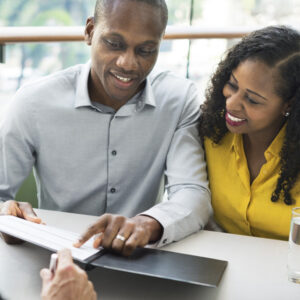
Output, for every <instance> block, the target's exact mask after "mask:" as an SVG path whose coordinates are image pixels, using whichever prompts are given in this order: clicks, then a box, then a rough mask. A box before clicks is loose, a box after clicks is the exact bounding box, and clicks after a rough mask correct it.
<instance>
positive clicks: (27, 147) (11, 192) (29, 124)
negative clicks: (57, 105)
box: [0, 92, 35, 201]
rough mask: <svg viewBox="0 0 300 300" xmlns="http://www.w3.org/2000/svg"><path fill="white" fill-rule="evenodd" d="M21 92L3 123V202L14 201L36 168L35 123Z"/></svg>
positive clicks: (0, 142)
mask: <svg viewBox="0 0 300 300" xmlns="http://www.w3.org/2000/svg"><path fill="white" fill-rule="evenodd" d="M25 100H26V99H24V97H22V96H20V93H19V92H18V93H17V94H16V96H15V98H14V99H13V100H11V103H10V104H9V105H8V108H7V110H6V111H5V114H4V116H3V118H2V120H1V122H0V201H6V200H9V199H14V197H15V195H16V193H17V191H18V189H19V187H20V186H21V184H22V182H23V181H24V179H25V178H26V177H27V176H28V174H29V173H30V171H31V169H32V166H33V164H34V155H35V152H34V147H33V145H34V141H33V139H32V136H34V135H33V132H32V131H33V129H34V121H33V114H32V113H31V112H30V107H29V105H28V103H26V101H25Z"/></svg>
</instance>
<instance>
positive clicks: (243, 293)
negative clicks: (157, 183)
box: [0, 210, 300, 300]
mask: <svg viewBox="0 0 300 300" xmlns="http://www.w3.org/2000/svg"><path fill="white" fill-rule="evenodd" d="M37 213H38V215H39V216H41V217H42V219H43V221H45V222H46V223H47V224H48V225H51V226H57V227H60V228H63V229H67V230H72V231H75V232H82V231H83V230H84V229H85V228H86V227H87V226H88V225H89V224H90V223H92V222H93V221H94V220H95V219H96V217H93V216H86V215H77V214H69V213H61V212H54V211H46V210H37ZM163 249H166V250H169V251H176V252H182V253H187V254H193V255H199V256H206V257H211V258H217V259H222V260H228V262H229V263H228V266H227V269H226V270H225V273H224V275H223V278H222V280H221V283H220V285H219V287H218V288H210V287H202V286H195V285H189V284H180V283H176V282H173V281H168V280H163V279H156V278H150V277H144V276H139V275H134V274H127V273H123V272H117V271H110V270H104V269H94V270H92V271H89V272H88V276H89V278H90V280H91V281H92V282H93V283H94V286H95V288H96V290H97V293H98V296H99V299H103V300H104V299H110V300H111V299H118V300H120V299H130V300H134V299H136V300H141V299H143V300H147V299H155V300H161V299H163V300H165V299H172V300H174V299H184V300H192V299H197V300H198V299H203V300H210V299H220V300H260V299H262V300H277V299H278V300H296V299H297V300H298V299H300V285H297V284H295V283H291V282H289V281H288V280H287V269H286V262H287V250H288V243H287V242H283V241H277V240H271V239H262V238H254V237H247V236H240V235H233V234H227V233H220V232H212V231H201V232H198V233H196V234H194V235H191V236H189V237H187V238H186V239H184V240H182V241H180V242H177V243H174V244H171V245H168V246H166V247H164V248H163ZM49 255H50V254H49V252H48V251H47V250H44V249H42V248H39V247H37V246H34V245H31V244H28V243H25V244H22V245H14V246H12V245H6V244H5V243H4V242H3V241H2V240H0V291H1V293H2V294H3V296H5V298H6V299H7V300H19V299H22V300H26V299H28V300H35V299H39V294H40V290H41V280H40V277H39V271H40V269H41V268H43V267H47V266H48V264H49ZM174 263H176V262H174Z"/></svg>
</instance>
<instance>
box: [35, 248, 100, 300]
mask: <svg viewBox="0 0 300 300" xmlns="http://www.w3.org/2000/svg"><path fill="white" fill-rule="evenodd" d="M40 275H41V278H42V281H43V287H42V292H41V298H42V300H60V299H61V300H96V299H97V295H96V292H95V290H94V286H93V284H92V282H90V281H89V280H88V277H87V274H86V272H84V271H83V270H82V269H80V268H79V267H78V266H77V265H76V264H74V262H73V260H72V256H71V252H70V251H69V250H68V249H63V250H60V251H58V262H57V268H56V271H55V273H54V274H52V272H51V271H50V270H49V269H46V268H45V269H42V270H41V272H40Z"/></svg>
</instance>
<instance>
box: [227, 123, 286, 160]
mask: <svg viewBox="0 0 300 300" xmlns="http://www.w3.org/2000/svg"><path fill="white" fill-rule="evenodd" d="M285 131H286V124H284V125H283V126H282V128H281V129H280V131H279V132H278V134H277V135H276V137H275V139H274V140H273V141H272V143H271V144H270V145H269V147H268V148H267V150H266V151H265V157H266V159H267V158H268V157H269V154H271V155H273V156H277V157H280V151H281V148H282V145H283V140H284V137H285ZM230 148H231V150H235V151H236V152H237V153H241V151H242V149H243V138H242V135H241V134H233V138H232V143H231V147H230Z"/></svg>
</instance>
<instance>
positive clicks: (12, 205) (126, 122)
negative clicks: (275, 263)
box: [0, 0, 211, 255]
mask: <svg viewBox="0 0 300 300" xmlns="http://www.w3.org/2000/svg"><path fill="white" fill-rule="evenodd" d="M166 24H167V7H166V4H165V1H164V0H155V1H154V0H152V1H150V0H98V1H97V3H96V8H95V15H94V18H89V19H88V20H87V23H86V28H85V39H86V42H87V44H88V45H90V46H91V62H89V63H87V64H86V65H78V66H75V67H72V68H69V69H67V70H64V71H61V72H58V73H56V74H54V75H52V76H49V77H46V78H44V79H41V80H40V81H38V82H35V83H32V84H30V85H27V86H24V87H23V88H21V89H20V90H19V91H18V92H17V94H16V96H15V99H14V100H13V101H12V103H11V105H10V109H9V111H8V113H7V115H6V118H5V120H4V122H3V124H2V126H1V128H0V138H1V141H0V142H1V144H0V145H1V149H0V151H1V153H0V157H1V159H0V196H1V199H2V200H3V201H5V202H4V203H3V204H2V209H1V213H3V214H11V215H15V216H18V217H21V218H25V219H28V220H30V221H33V222H37V223H39V222H41V220H40V219H39V218H37V217H36V216H35V215H34V212H33V210H32V208H31V206H30V205H29V204H28V203H21V202H19V203H18V202H16V201H13V200H9V199H13V197H14V196H15V194H16V191H17V190H18V188H19V186H20V184H21V183H22V181H23V180H24V178H25V177H26V176H27V175H28V174H29V172H30V170H31V168H32V166H33V167H34V171H35V176H36V181H37V189H38V198H39V207H40V208H44V209H54V210H61V211H69V212H76V213H83V214H94V215H102V214H103V213H106V214H104V215H102V216H101V217H100V218H99V221H98V222H97V223H96V224H94V225H92V226H91V227H90V228H89V229H88V231H87V232H86V233H85V234H84V235H83V238H82V240H80V241H79V242H78V243H77V244H76V246H80V245H81V244H82V243H84V242H85V241H86V240H87V239H88V238H89V237H91V236H92V235H94V234H97V233H100V234H99V235H97V238H96V239H95V246H98V245H100V244H101V245H102V246H103V247H105V248H108V249H113V250H114V251H117V252H120V253H122V254H124V255H129V254H131V253H132V251H133V250H134V249H135V248H136V247H143V246H145V245H146V244H148V243H151V242H157V245H158V246H160V245H164V244H167V243H170V242H172V241H175V240H179V239H181V238H183V237H184V236H186V235H188V234H191V233H193V232H195V231H197V230H199V229H201V228H203V227H204V225H205V223H206V222H207V220H208V217H209V215H210V213H211V205H210V193H209V190H208V183H207V178H206V166H205V162H204V160H203V150H202V149H201V147H200V143H199V138H198V134H197V129H196V122H197V119H198V110H199V109H198V101H197V91H196V89H195V87H194V85H193V84H192V83H191V82H189V81H188V80H184V79H180V78H178V77H176V76H174V75H172V74H169V73H168V72H154V71H153V72H152V73H151V74H150V75H149V73H150V72H151V71H152V69H153V67H154V64H155V62H156V59H157V55H158V51H159V46H160V42H161V40H162V37H163V34H164V31H165V27H166ZM148 75H149V76H148ZM163 177H165V183H166V185H165V187H166V189H167V191H168V198H169V201H166V202H162V203H159V204H158V205H155V201H156V198H157V196H158V194H159V188H160V184H161V182H162V178H163ZM5 239H6V241H8V242H9V238H8V237H7V236H5Z"/></svg>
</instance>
